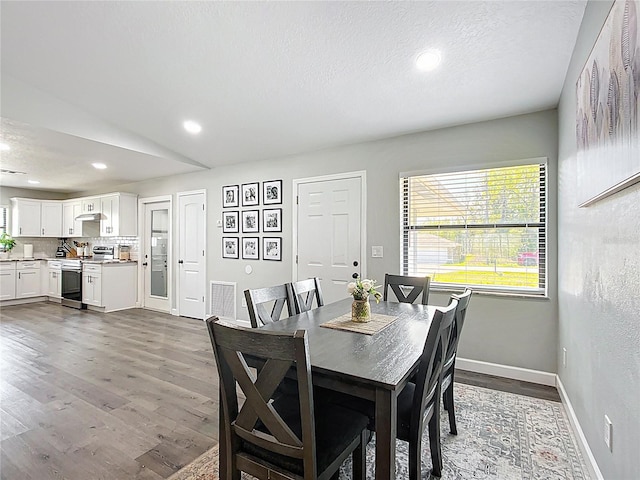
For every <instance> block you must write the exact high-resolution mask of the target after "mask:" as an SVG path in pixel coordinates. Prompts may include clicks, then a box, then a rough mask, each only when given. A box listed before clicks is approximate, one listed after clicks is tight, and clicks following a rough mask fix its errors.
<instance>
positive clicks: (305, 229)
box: [293, 172, 366, 303]
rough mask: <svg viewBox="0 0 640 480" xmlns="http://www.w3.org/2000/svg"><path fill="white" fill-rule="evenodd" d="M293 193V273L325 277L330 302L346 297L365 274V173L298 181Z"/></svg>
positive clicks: (298, 277) (300, 277)
mask: <svg viewBox="0 0 640 480" xmlns="http://www.w3.org/2000/svg"><path fill="white" fill-rule="evenodd" d="M294 192H295V195H296V202H295V203H294V204H295V209H294V219H293V224H294V229H293V232H294V234H293V242H294V248H293V255H294V258H293V268H294V272H293V278H294V279H296V280H304V279H305V278H311V277H318V278H320V280H321V285H322V293H323V295H324V300H325V303H331V302H334V301H337V300H340V299H342V298H346V297H347V296H348V293H347V284H348V283H349V282H351V281H353V278H354V275H359V276H363V275H365V274H366V254H365V248H366V238H365V235H366V172H351V173H344V174H338V175H328V176H323V177H313V178H306V179H300V180H294ZM318 232H323V233H322V235H318Z"/></svg>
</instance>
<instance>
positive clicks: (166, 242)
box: [140, 201, 171, 313]
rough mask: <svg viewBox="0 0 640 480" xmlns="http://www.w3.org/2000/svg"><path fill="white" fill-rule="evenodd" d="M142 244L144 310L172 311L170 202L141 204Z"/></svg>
mask: <svg viewBox="0 0 640 480" xmlns="http://www.w3.org/2000/svg"><path fill="white" fill-rule="evenodd" d="M142 241H143V245H142V258H141V259H140V261H141V262H142V276H143V292H144V294H143V299H142V301H143V304H144V307H145V308H148V309H151V310H158V311H161V312H167V313H169V311H170V310H171V300H170V296H169V291H170V288H171V284H170V281H169V262H170V257H171V203H170V202H168V201H161V202H153V203H145V204H144V235H143V240H142Z"/></svg>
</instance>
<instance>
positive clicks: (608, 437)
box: [604, 415, 613, 452]
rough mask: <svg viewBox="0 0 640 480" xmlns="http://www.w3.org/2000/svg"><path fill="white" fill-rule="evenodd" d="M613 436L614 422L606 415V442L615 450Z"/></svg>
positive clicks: (610, 448) (610, 449)
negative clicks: (612, 441)
mask: <svg viewBox="0 0 640 480" xmlns="http://www.w3.org/2000/svg"><path fill="white" fill-rule="evenodd" d="M612 436H613V423H611V420H609V417H607V416H606V415H605V416H604V443H605V444H606V445H607V447H609V451H611V452H612V451H613V446H612V443H611V440H612V438H611V437H612Z"/></svg>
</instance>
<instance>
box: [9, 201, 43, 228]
mask: <svg viewBox="0 0 640 480" xmlns="http://www.w3.org/2000/svg"><path fill="white" fill-rule="evenodd" d="M11 205H12V215H11V230H12V231H11V235H12V236H14V237H39V236H41V234H40V220H41V218H40V207H41V205H42V202H41V201H40V200H32V199H28V198H12V199H11Z"/></svg>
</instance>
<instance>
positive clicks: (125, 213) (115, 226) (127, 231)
mask: <svg viewBox="0 0 640 480" xmlns="http://www.w3.org/2000/svg"><path fill="white" fill-rule="evenodd" d="M137 212H138V197H137V195H132V194H127V193H115V194H111V195H105V196H103V197H102V198H101V200H100V213H101V214H102V216H101V220H100V236H101V237H128V236H136V235H137V234H138V216H137Z"/></svg>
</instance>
